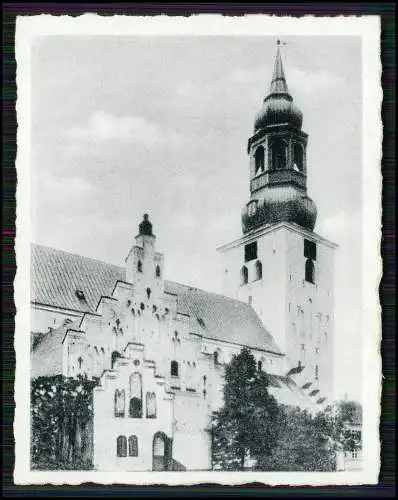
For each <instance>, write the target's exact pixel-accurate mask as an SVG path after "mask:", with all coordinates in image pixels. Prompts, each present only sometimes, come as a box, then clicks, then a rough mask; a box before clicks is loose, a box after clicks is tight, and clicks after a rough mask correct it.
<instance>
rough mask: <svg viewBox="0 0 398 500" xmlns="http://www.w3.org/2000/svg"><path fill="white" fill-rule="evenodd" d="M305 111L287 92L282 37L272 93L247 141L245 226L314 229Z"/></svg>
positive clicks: (243, 215) (244, 228) (272, 83)
mask: <svg viewBox="0 0 398 500" xmlns="http://www.w3.org/2000/svg"><path fill="white" fill-rule="evenodd" d="M302 122H303V114H302V112H301V111H300V109H299V108H298V107H297V106H296V105H295V104H294V102H293V97H292V96H291V95H290V93H289V89H288V86H287V82H286V77H285V73H284V69H283V63H282V56H281V51H280V40H278V42H277V51H276V58H275V65H274V72H273V76H272V80H271V86H270V90H269V93H268V94H267V95H266V96H265V98H264V100H263V104H262V107H261V109H260V111H259V112H258V113H257V115H256V117H255V122H254V134H253V135H252V136H251V137H250V139H249V142H248V154H249V156H250V200H249V202H248V203H247V204H246V205H245V206H244V208H243V211H242V230H243V233H247V232H248V231H250V230H251V229H254V228H257V227H259V226H263V225H264V224H274V223H276V222H291V223H295V224H298V225H299V226H301V227H303V228H305V229H307V230H310V231H312V230H313V229H314V227H315V222H316V216H317V209H316V205H315V203H314V202H313V201H312V199H311V198H310V197H309V196H308V195H307V154H306V150H307V142H308V135H307V134H306V133H305V132H303V131H302V129H301V127H302Z"/></svg>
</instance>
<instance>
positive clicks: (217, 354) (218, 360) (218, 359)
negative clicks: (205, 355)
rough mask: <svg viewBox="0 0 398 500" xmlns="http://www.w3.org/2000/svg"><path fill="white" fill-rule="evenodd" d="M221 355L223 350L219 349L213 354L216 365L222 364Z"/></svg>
mask: <svg viewBox="0 0 398 500" xmlns="http://www.w3.org/2000/svg"><path fill="white" fill-rule="evenodd" d="M220 354H221V350H220V349H217V351H214V352H213V361H214V364H215V365H219V364H220V362H221V360H220Z"/></svg>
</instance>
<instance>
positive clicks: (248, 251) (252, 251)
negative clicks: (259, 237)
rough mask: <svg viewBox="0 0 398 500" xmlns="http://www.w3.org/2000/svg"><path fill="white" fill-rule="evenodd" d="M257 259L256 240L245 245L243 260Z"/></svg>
mask: <svg viewBox="0 0 398 500" xmlns="http://www.w3.org/2000/svg"><path fill="white" fill-rule="evenodd" d="M255 259H257V241H253V242H252V243H249V244H248V245H245V262H249V261H250V260H255Z"/></svg>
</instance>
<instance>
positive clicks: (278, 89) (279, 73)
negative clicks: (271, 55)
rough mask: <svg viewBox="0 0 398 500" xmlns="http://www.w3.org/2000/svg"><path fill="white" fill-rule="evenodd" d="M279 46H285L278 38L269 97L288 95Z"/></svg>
mask: <svg viewBox="0 0 398 500" xmlns="http://www.w3.org/2000/svg"><path fill="white" fill-rule="evenodd" d="M281 45H285V43H283V42H281V40H280V39H279V38H278V39H277V41H276V58H275V66H274V74H273V76H272V80H271V88H270V93H269V95H275V94H278V95H280V94H285V95H289V89H288V88H287V83H286V78H285V73H284V71H283V64H282V56H281V51H280V46H281Z"/></svg>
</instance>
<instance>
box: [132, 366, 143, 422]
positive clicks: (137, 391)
mask: <svg viewBox="0 0 398 500" xmlns="http://www.w3.org/2000/svg"><path fill="white" fill-rule="evenodd" d="M129 410H130V411H129V413H130V417H131V418H142V378H141V374H139V373H137V372H135V373H133V374H132V375H131V376H130V408H129Z"/></svg>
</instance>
